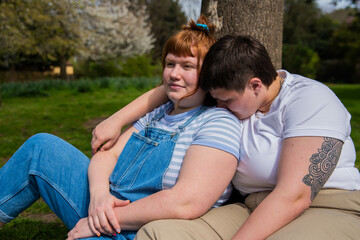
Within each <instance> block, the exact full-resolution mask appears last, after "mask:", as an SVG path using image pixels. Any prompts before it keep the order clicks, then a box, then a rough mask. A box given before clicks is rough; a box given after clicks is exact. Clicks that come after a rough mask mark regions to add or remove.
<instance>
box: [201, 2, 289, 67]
mask: <svg viewBox="0 0 360 240" xmlns="http://www.w3.org/2000/svg"><path fill="white" fill-rule="evenodd" d="M201 12H202V13H203V14H204V15H205V16H207V17H208V19H209V20H210V21H211V22H212V23H214V24H215V26H216V32H217V34H216V37H217V38H220V37H223V36H225V35H229V34H230V35H247V36H252V37H254V38H256V39H258V40H259V41H260V42H261V43H262V44H263V45H264V46H265V48H266V49H267V51H268V52H269V55H270V58H271V60H272V62H273V64H274V66H275V68H276V69H280V68H281V54H282V32H283V15H284V0H202V5H201Z"/></svg>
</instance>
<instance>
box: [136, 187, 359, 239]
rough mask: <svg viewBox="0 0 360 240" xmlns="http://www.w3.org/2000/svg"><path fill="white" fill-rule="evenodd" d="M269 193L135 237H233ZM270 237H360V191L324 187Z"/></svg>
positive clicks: (156, 224) (151, 227)
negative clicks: (303, 209)
mask: <svg viewBox="0 0 360 240" xmlns="http://www.w3.org/2000/svg"><path fill="white" fill-rule="evenodd" d="M268 194H269V192H260V193H254V194H251V195H249V196H248V197H247V198H246V199H245V204H241V203H236V204H230V205H226V206H223V207H219V208H214V209H211V210H210V211H209V212H208V213H206V214H205V215H203V216H202V217H200V218H197V219H194V220H178V219H167V220H158V221H153V222H150V223H148V224H146V225H145V226H144V227H142V228H141V229H140V230H139V232H138V234H137V235H136V238H135V239H137V240H147V239H152V240H191V239H196V240H200V239H206V240H212V239H214V240H226V239H231V238H232V236H233V235H234V234H235V233H236V231H237V230H238V229H239V227H240V226H241V225H242V224H243V223H244V222H245V220H246V219H247V217H248V216H249V214H250V213H251V211H252V210H254V209H255V208H256V206H258V205H259V204H260V202H261V201H262V200H263V199H264V198H265V197H266V196H267V195H268ZM259 228H261V226H259ZM268 239H271V240H322V239H324V240H330V239H334V240H335V239H336V240H345V239H360V191H346V190H337V189H326V190H321V191H320V192H319V194H318V195H317V197H316V198H315V199H314V201H313V202H312V204H311V206H310V208H309V209H307V210H305V212H304V213H303V214H301V215H300V216H299V217H298V218H296V219H295V220H293V221H292V222H291V223H289V224H288V225H286V226H285V227H283V228H282V229H280V230H279V231H277V232H276V233H274V234H273V235H272V236H270V237H269V238H268Z"/></svg>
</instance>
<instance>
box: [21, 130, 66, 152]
mask: <svg viewBox="0 0 360 240" xmlns="http://www.w3.org/2000/svg"><path fill="white" fill-rule="evenodd" d="M59 140H61V139H60V138H58V137H56V136H55V135H52V134H49V133H37V134H35V135H33V136H31V137H30V138H29V139H28V140H27V141H26V142H25V143H24V145H25V146H30V147H35V146H36V147H37V148H40V149H45V150H46V149H51V148H52V147H53V146H54V144H55V143H56V142H58V141H59Z"/></svg>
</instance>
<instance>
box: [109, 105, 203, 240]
mask: <svg viewBox="0 0 360 240" xmlns="http://www.w3.org/2000/svg"><path fill="white" fill-rule="evenodd" d="M170 107H172V106H170ZM205 109H206V107H203V106H201V107H200V108H199V110H198V111H197V112H195V113H194V114H193V115H192V116H191V117H190V118H189V119H188V120H187V121H186V122H185V123H184V124H182V125H180V126H179V127H178V128H177V130H176V131H174V132H169V131H166V130H163V129H160V128H155V127H154V123H155V122H156V121H159V120H160V119H161V118H163V117H164V114H165V112H166V111H163V112H161V113H159V114H158V115H157V116H155V117H154V118H153V119H152V120H151V121H150V122H149V123H148V124H147V125H146V127H145V129H144V130H142V131H140V132H139V133H133V134H132V136H131V137H130V139H129V140H128V142H127V143H126V146H125V147H124V149H123V151H122V153H121V155H120V156H119V159H118V161H117V164H116V166H115V168H114V171H113V173H112V174H111V176H110V189H111V193H112V194H113V195H114V196H116V197H117V198H120V199H124V200H126V199H129V200H130V201H136V200H138V199H141V198H144V197H146V196H149V195H151V194H153V193H156V192H158V191H161V190H163V185H162V182H163V177H164V174H165V172H166V170H167V169H168V166H169V164H170V161H171V159H172V155H173V151H174V147H175V144H176V141H177V139H178V137H179V134H180V133H181V132H182V131H184V129H185V127H186V126H188V125H189V124H190V123H191V122H192V121H193V120H194V119H195V118H196V117H197V116H198V115H200V114H201V113H202V112H203V111H204V110H205ZM122 234H123V235H124V236H125V237H126V239H133V238H134V237H135V235H136V231H123V232H122ZM119 239H122V238H119Z"/></svg>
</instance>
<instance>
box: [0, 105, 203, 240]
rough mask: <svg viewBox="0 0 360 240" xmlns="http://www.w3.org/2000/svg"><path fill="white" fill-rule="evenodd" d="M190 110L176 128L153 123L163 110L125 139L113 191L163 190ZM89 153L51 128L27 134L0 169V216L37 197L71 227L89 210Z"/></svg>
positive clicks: (8, 216)
mask: <svg viewBox="0 0 360 240" xmlns="http://www.w3.org/2000/svg"><path fill="white" fill-rule="evenodd" d="M205 109H206V107H200V109H199V110H198V111H197V112H196V113H194V114H193V115H192V116H191V117H190V118H189V120H188V121H186V122H185V123H184V124H183V125H181V126H180V127H178V130H177V131H175V132H168V131H164V130H162V129H157V128H154V127H153V124H154V122H156V121H158V120H160V119H161V118H162V117H163V116H164V112H163V113H161V114H159V115H158V116H156V117H155V118H153V119H152V120H151V121H150V123H149V124H147V125H148V126H147V127H146V128H145V129H144V130H143V131H141V132H139V133H138V134H136V133H134V134H133V135H132V137H131V138H130V139H129V141H128V142H127V144H126V146H125V147H124V150H123V152H122V154H121V155H120V156H119V159H118V162H117V164H116V166H115V168H114V171H113V174H112V175H111V177H110V182H111V185H110V188H111V193H112V194H113V195H115V196H116V197H118V198H120V199H129V200H130V201H135V200H138V199H140V198H143V197H146V196H148V195H150V194H153V193H155V192H157V191H160V190H162V189H163V188H162V179H163V175H164V173H165V171H166V169H167V168H168V165H169V163H170V161H171V158H172V153H173V150H174V146H175V143H176V141H177V139H178V135H179V133H180V132H181V131H183V130H184V128H185V127H186V126H187V125H188V124H189V123H190V122H191V121H193V120H194V119H195V118H196V117H197V116H198V115H199V114H201V113H202V112H203V111H204V110H205ZM89 162H90V160H89V158H88V157H87V156H85V155H84V154H83V153H81V152H80V151H79V150H78V149H76V148H75V147H74V146H72V145H70V144H69V143H67V142H65V141H64V140H62V139H60V138H58V137H56V136H53V135H51V134H46V133H40V134H36V135H34V136H32V137H31V138H29V139H28V140H27V141H26V142H25V143H24V144H23V145H22V146H21V147H20V148H19V149H18V150H17V151H16V153H14V155H13V156H12V157H11V158H10V159H9V161H8V162H7V163H6V164H5V165H4V166H3V167H2V168H1V169H0V221H2V222H9V221H11V220H12V219H14V218H15V217H16V216H17V215H18V214H20V213H21V212H22V211H23V210H25V209H26V208H28V207H29V206H30V205H31V204H32V203H34V202H35V201H36V200H37V199H38V198H39V197H42V198H43V200H44V201H45V202H46V204H47V205H48V206H49V207H50V208H51V209H52V210H53V211H54V213H56V215H57V216H58V217H59V218H60V219H61V220H62V221H63V222H64V223H65V225H66V226H67V227H68V228H69V229H72V228H73V227H74V226H75V224H76V223H77V222H78V221H79V220H80V219H81V218H85V217H87V216H88V207H89V201H90V193H89V183H88V178H87V169H88V165H89ZM135 234H136V232H135V231H123V232H122V233H121V234H118V235H116V236H113V237H108V236H100V237H93V238H88V239H133V238H134V236H135Z"/></svg>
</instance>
